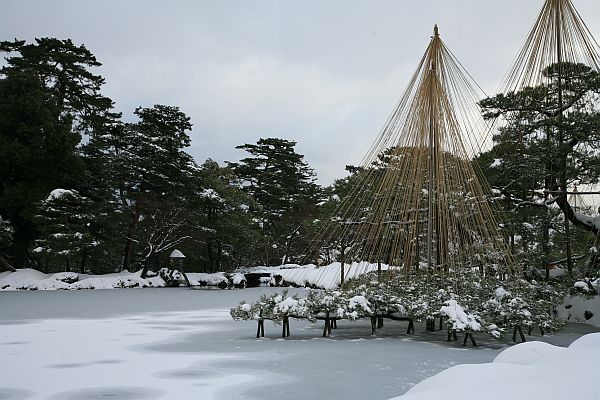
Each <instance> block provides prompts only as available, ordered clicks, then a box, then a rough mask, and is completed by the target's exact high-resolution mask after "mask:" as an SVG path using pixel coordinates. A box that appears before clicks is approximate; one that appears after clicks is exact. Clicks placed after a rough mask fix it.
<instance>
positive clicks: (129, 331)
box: [0, 288, 596, 400]
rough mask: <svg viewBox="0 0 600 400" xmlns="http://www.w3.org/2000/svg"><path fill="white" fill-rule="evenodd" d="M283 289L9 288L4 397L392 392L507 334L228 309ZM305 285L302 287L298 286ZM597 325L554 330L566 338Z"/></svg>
mask: <svg viewBox="0 0 600 400" xmlns="http://www.w3.org/2000/svg"><path fill="white" fill-rule="evenodd" d="M279 290H280V289H271V288H260V289H246V290H190V289H123V290H93V291H44V292H42V291H38V292H4V293H0V365H2V373H0V399H2V400H6V399H83V400H85V399H105V398H111V399H121V400H128V399H155V398H156V399H158V398H164V399H175V398H178V399H195V400H197V399H281V398H285V399H286V400H293V399H306V398H327V399H366V398H369V399H375V400H376V399H388V398H391V397H394V396H398V395H400V394H402V393H404V392H406V391H407V390H408V389H409V388H411V387H412V386H413V385H414V384H416V383H418V382H420V381H422V380H423V379H425V378H427V377H429V376H431V375H433V374H436V373H437V372H439V371H441V370H443V369H446V368H447V367H450V366H452V365H456V364H463V363H484V362H489V361H491V360H492V359H493V358H494V357H495V356H496V355H497V354H498V353H499V351H501V350H502V349H503V348H505V347H506V346H508V345H509V342H508V341H502V342H496V341H494V340H491V339H488V338H487V337H485V336H484V335H483V334H482V335H478V336H476V338H477V339H478V344H479V345H480V346H479V347H477V348H472V347H462V346H461V343H456V342H452V343H447V342H446V341H445V335H444V333H443V332H435V333H430V332H425V329H424V326H422V325H420V324H417V325H416V330H417V333H416V334H415V335H406V334H405V331H406V322H391V321H387V320H386V321H385V327H384V328H383V329H381V330H379V331H378V334H377V336H369V333H370V323H369V322H368V321H361V322H340V323H338V329H337V330H334V332H333V336H332V337H330V338H323V337H322V336H321V334H322V328H323V326H322V322H320V323H315V324H312V323H310V322H306V321H295V320H293V321H291V334H292V336H291V337H290V338H288V339H285V340H284V339H281V338H280V336H281V327H280V326H274V325H273V324H272V323H270V322H266V323H265V338H262V339H256V338H255V336H254V335H255V333H256V323H255V322H251V321H247V322H236V321H232V320H231V318H230V317H229V308H230V307H233V306H235V305H237V304H238V303H239V301H240V300H248V301H253V300H255V299H257V298H258V297H259V296H260V294H261V293H262V292H268V293H272V292H273V291H279ZM297 291H298V293H300V294H301V293H302V292H303V290H300V289H299V290H297ZM594 331H596V329H594V328H592V327H588V326H585V325H578V324H570V325H569V326H568V327H567V328H566V329H565V330H564V331H563V332H561V333H560V334H556V335H550V336H546V337H544V338H540V337H536V336H534V337H532V338H531V339H533V340H540V339H542V340H544V341H547V342H549V343H552V344H558V345H563V346H564V345H568V344H569V343H570V342H572V341H573V340H575V339H576V338H578V337H579V336H581V335H582V334H585V333H589V332H594Z"/></svg>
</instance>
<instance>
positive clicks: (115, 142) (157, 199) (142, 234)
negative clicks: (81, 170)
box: [94, 105, 197, 274]
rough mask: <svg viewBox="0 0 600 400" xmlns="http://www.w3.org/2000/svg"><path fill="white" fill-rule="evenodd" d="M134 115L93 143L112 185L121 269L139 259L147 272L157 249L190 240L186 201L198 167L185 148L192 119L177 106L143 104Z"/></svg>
mask: <svg viewBox="0 0 600 400" xmlns="http://www.w3.org/2000/svg"><path fill="white" fill-rule="evenodd" d="M135 115H136V116H137V117H138V118H139V121H138V122H136V123H130V124H123V125H119V126H115V127H114V129H113V130H112V131H111V132H109V133H107V134H105V135H102V136H101V137H98V138H96V139H94V145H95V146H96V147H97V148H101V149H103V153H104V157H105V158H106V160H107V163H108V165H109V168H108V169H109V173H110V175H111V179H110V181H111V182H112V184H113V185H114V186H113V187H114V193H115V194H116V198H115V202H116V208H117V210H118V211H119V215H120V218H119V222H118V224H119V230H120V232H121V235H122V239H123V243H124V244H123V246H122V247H123V248H124V250H123V252H122V254H123V261H122V268H123V269H130V268H131V267H132V264H133V263H134V262H136V258H137V262H138V263H141V264H142V265H143V267H144V274H145V273H146V271H147V270H148V267H149V266H150V263H151V262H157V260H156V256H157V255H158V254H160V253H162V252H165V251H167V250H169V249H172V248H173V247H174V246H176V245H178V244H179V243H181V242H182V241H184V240H187V239H188V235H187V234H184V233H183V231H184V227H185V226H186V224H187V215H186V212H185V211H184V208H185V207H184V206H185V201H186V199H187V198H188V197H189V196H190V194H191V190H192V188H193V187H194V184H193V178H194V175H193V172H194V170H195V169H196V168H197V167H196V165H195V163H194V161H193V159H192V157H191V156H190V155H189V154H188V153H186V152H185V151H184V148H185V147H187V146H189V144H190V138H189V136H188V134H187V131H188V130H190V129H191V123H190V119H189V117H187V116H186V115H185V114H184V113H183V112H181V111H180V110H179V108H177V107H172V106H164V105H155V106H154V107H151V108H142V107H139V108H137V109H136V110H135ZM136 253H139V254H136ZM137 256H139V257H137Z"/></svg>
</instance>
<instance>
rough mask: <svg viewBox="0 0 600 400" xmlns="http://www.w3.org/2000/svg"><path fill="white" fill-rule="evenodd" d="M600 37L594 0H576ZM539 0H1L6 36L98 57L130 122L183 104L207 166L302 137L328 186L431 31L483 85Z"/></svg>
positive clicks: (380, 118)
mask: <svg viewBox="0 0 600 400" xmlns="http://www.w3.org/2000/svg"><path fill="white" fill-rule="evenodd" d="M574 4H575V6H576V7H577V8H578V10H579V12H580V13H581V14H582V16H583V18H584V20H585V21H586V23H587V24H588V27H589V28H590V29H591V31H592V33H593V34H594V35H595V36H596V37H597V38H600V2H599V1H598V0H574ZM541 5H542V0H502V1H491V0H430V1H408V0H387V1H366V0H364V1H359V0H356V1H342V0H337V1H333V0H332V1H328V0H304V1H300V0H296V1H275V0H272V1H267V0H265V1H262V0H261V1H250V0H244V1H243V0H238V1H227V0H214V1H175V0H173V1H165V0H163V1H149V0H128V1H125V0H104V1H83V0H52V1H49V0H47V1H44V0H0V40H11V39H14V38H18V39H27V40H28V41H30V40H33V39H34V38H36V37H43V36H48V37H57V38H62V39H64V38H70V39H72V40H73V41H74V42H75V43H76V44H81V43H83V44H85V45H86V46H87V47H88V48H89V49H90V50H91V51H92V52H93V53H94V54H95V55H96V57H97V58H98V60H99V61H100V62H101V63H102V64H103V66H102V67H101V68H100V69H99V70H98V71H97V72H98V73H100V74H101V75H102V76H104V77H105V78H106V80H107V84H106V86H105V87H104V90H103V93H104V94H105V95H106V96H108V97H110V98H112V99H113V100H114V101H115V103H116V108H117V110H118V111H121V112H123V114H124V118H125V119H128V120H130V119H132V112H133V110H134V109H135V107H137V106H151V105H153V104H167V105H177V106H179V107H181V109H182V110H183V111H184V112H185V113H186V114H188V115H189V116H190V117H191V119H192V123H193V124H194V128H193V131H192V133H191V136H192V147H191V148H190V149H188V150H189V151H190V152H191V153H192V154H193V155H194V157H195V158H196V161H197V162H198V163H200V164H201V163H202V162H203V161H204V160H205V159H206V158H208V157H210V158H213V159H214V160H216V161H218V162H220V163H221V162H223V161H225V160H228V161H237V160H239V159H240V158H241V157H243V155H244V153H243V152H242V151H241V150H236V149H235V146H236V145H239V144H243V143H254V142H256V141H257V140H258V139H259V138H261V137H282V138H286V139H290V140H295V141H297V142H298V145H297V150H298V152H299V153H301V154H304V155H305V156H306V159H307V161H308V162H309V164H310V165H311V166H312V167H313V168H314V169H315V170H316V172H317V174H318V177H319V182H320V183H322V184H329V183H331V182H332V181H333V179H335V178H339V177H342V176H344V175H345V173H344V166H345V165H346V164H358V163H359V162H360V161H361V159H362V156H363V155H364V153H366V151H367V150H368V147H369V145H370V144H371V142H372V141H373V140H374V138H375V137H376V136H377V134H378V133H379V131H380V129H381V128H382V126H383V124H384V122H385V120H386V118H387V116H388V114H389V113H390V112H391V110H392V109H393V107H394V105H395V104H396V101H397V100H398V99H399V98H400V96H401V94H402V92H403V90H404V87H405V85H406V83H407V81H408V79H409V77H410V75H411V74H412V72H413V71H414V69H415V68H416V65H417V62H418V61H419V59H420V57H421V56H422V54H423V52H424V50H425V47H426V46H427V44H428V42H429V38H430V36H431V34H432V28H433V24H435V23H437V24H439V26H440V34H441V35H442V38H443V39H444V41H445V42H446V44H447V46H448V47H449V48H450V49H451V50H452V52H453V53H454V54H455V56H456V57H457V58H458V59H459V60H460V61H461V62H462V64H463V65H464V66H465V67H466V68H467V70H468V71H469V72H470V73H471V75H472V76H473V77H474V78H475V79H476V81H477V82H478V83H479V84H480V85H481V86H482V87H483V88H484V89H485V90H486V92H488V93H493V92H494V91H495V89H496V88H497V86H498V85H499V83H500V81H501V79H502V78H503V76H504V74H505V73H506V71H507V70H508V68H509V66H510V64H511V62H512V60H513V58H514V57H515V56H516V54H517V51H518V50H519V48H520V47H521V44H522V43H523V41H524V40H525V35H526V34H527V33H528V31H529V29H530V27H531V25H532V24H533V21H534V19H535V17H536V16H537V13H538V11H539V9H540V8H541Z"/></svg>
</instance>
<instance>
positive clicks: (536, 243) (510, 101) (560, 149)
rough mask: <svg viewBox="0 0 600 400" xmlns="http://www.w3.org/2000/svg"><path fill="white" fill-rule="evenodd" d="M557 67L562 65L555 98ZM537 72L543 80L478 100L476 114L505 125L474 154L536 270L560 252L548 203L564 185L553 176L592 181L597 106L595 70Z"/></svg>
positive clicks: (599, 85) (598, 161)
mask: <svg viewBox="0 0 600 400" xmlns="http://www.w3.org/2000/svg"><path fill="white" fill-rule="evenodd" d="M559 70H562V71H563V75H562V76H561V83H562V93H563V97H562V102H561V101H559V98H558V88H557V86H558V71H559ZM544 76H545V77H546V83H544V84H541V85H539V86H537V87H526V88H524V89H522V90H519V91H516V92H509V93H508V94H500V95H497V96H494V97H492V98H489V99H486V100H484V101H482V102H481V106H482V107H483V109H484V117H486V118H488V119H495V118H498V117H502V119H503V120H504V121H505V122H506V123H505V124H504V125H502V126H500V128H499V130H498V133H497V134H496V135H495V136H494V143H495V144H494V147H493V149H492V150H491V151H489V152H488V153H485V154H483V155H482V156H480V158H479V164H480V165H482V166H483V168H484V173H485V174H486V175H487V177H488V180H489V181H490V183H491V184H492V185H493V186H494V187H495V188H496V189H497V190H498V191H499V192H500V193H502V194H503V195H504V200H503V201H502V204H501V205H503V206H504V207H505V208H506V209H507V210H512V211H513V213H512V216H511V217H510V221H511V225H512V231H513V233H512V235H513V236H511V241H512V245H513V249H514V248H515V247H518V246H521V247H522V249H521V252H522V253H523V254H525V255H526V254H528V253H533V255H534V257H533V258H529V260H528V261H529V265H530V266H532V264H534V265H538V266H541V267H542V268H545V267H546V266H547V264H548V263H550V262H552V261H554V259H555V257H559V258H562V257H560V256H561V253H562V250H563V248H564V246H563V245H562V244H564V239H563V236H564V235H562V234H561V233H560V232H561V224H560V223H559V222H560V221H559V219H558V218H559V214H560V212H559V210H557V209H553V208H552V207H550V205H551V204H553V203H554V202H555V201H557V200H559V203H560V199H563V200H565V201H566V195H564V194H563V195H561V196H559V195H558V194H560V193H562V192H566V190H567V187H562V186H563V185H564V184H562V183H561V182H560V181H561V179H560V178H561V176H566V185H567V186H569V185H571V184H595V183H597V182H598V181H599V177H600V169H599V168H598V165H600V152H599V151H598V149H597V145H596V143H597V142H598V139H600V129H599V128H598V126H599V125H598V124H599V123H600V109H598V106H597V104H596V100H595V99H596V98H597V96H598V94H600V75H599V74H598V73H597V72H596V71H594V70H592V69H591V68H589V67H588V66H585V65H582V64H568V65H558V64H554V65H551V66H549V67H548V68H546V69H545V70H544ZM559 134H560V135H559ZM565 217H567V216H566V215H563V216H562V218H565ZM515 235H516V237H517V239H518V241H519V242H520V243H518V244H517V245H515V243H514V241H515V239H514V238H515ZM560 242H563V243H562V244H561V243H560ZM555 246H556V247H555ZM579 247H580V249H579V250H580V251H581V250H582V249H581V246H579ZM518 252H519V249H517V253H518Z"/></svg>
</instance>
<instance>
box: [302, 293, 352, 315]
mask: <svg viewBox="0 0 600 400" xmlns="http://www.w3.org/2000/svg"><path fill="white" fill-rule="evenodd" d="M306 306H307V307H308V310H309V314H310V315H311V316H313V317H321V318H323V317H326V316H328V315H329V317H330V318H345V316H346V313H347V312H348V300H347V299H346V297H345V296H344V294H343V293H342V292H341V291H339V290H311V291H310V293H309V294H308V296H307V297H306Z"/></svg>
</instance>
